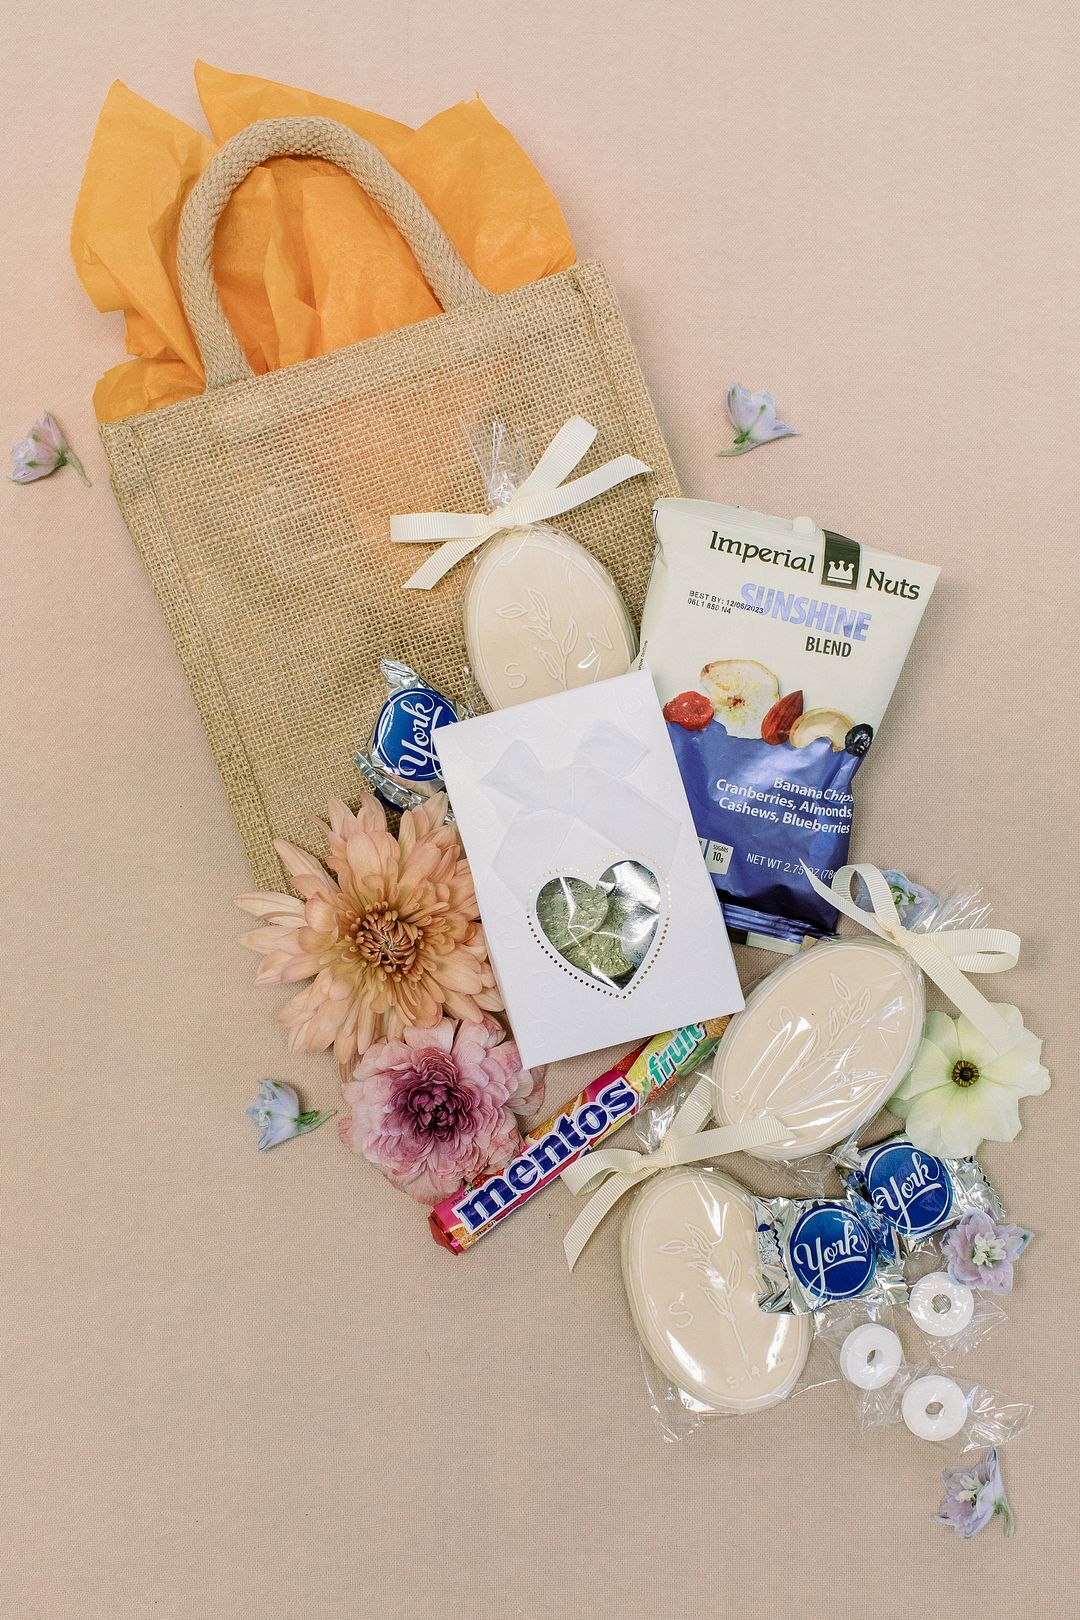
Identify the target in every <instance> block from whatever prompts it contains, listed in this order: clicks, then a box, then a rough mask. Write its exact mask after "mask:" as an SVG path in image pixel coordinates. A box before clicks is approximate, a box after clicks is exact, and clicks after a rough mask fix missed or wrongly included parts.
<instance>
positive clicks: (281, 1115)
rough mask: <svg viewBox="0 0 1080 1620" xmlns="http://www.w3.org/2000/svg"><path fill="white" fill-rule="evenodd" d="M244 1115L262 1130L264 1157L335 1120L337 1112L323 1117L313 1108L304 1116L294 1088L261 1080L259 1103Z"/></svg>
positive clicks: (261, 1144) (331, 1111) (322, 1114)
mask: <svg viewBox="0 0 1080 1620" xmlns="http://www.w3.org/2000/svg"><path fill="white" fill-rule="evenodd" d="M244 1112H245V1114H247V1116H248V1118H249V1119H253V1120H254V1121H255V1123H256V1125H257V1126H258V1127H259V1152H260V1153H263V1152H265V1151H266V1149H267V1148H272V1147H277V1145H278V1143H279V1142H288V1141H289V1140H290V1138H291V1137H294V1136H303V1134H304V1132H305V1131H313V1130H315V1129H316V1127H317V1126H319V1125H323V1124H325V1123H326V1121H327V1120H328V1119H332V1118H333V1116H334V1115H335V1114H336V1113H337V1109H336V1108H329V1109H327V1110H326V1111H325V1112H322V1113H320V1111H319V1110H318V1109H317V1108H311V1109H308V1110H307V1111H306V1112H304V1113H301V1111H300V1099H299V1097H297V1095H296V1092H295V1091H294V1090H293V1088H292V1086H285V1085H278V1084H277V1082H276V1081H274V1080H260V1081H259V1100H258V1102H257V1103H256V1104H255V1105H254V1107H252V1108H245V1109H244Z"/></svg>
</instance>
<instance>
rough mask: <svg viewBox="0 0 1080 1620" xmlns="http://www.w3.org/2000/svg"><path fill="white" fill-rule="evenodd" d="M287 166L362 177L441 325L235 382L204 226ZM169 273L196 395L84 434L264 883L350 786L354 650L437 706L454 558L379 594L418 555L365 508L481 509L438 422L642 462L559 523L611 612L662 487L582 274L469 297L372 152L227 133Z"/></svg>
mask: <svg viewBox="0 0 1080 1620" xmlns="http://www.w3.org/2000/svg"><path fill="white" fill-rule="evenodd" d="M289 155H294V156H299V155H303V156H313V157H321V158H325V159H328V160H330V161H331V162H333V163H336V164H339V165H340V166H341V167H342V168H343V169H345V170H347V172H348V173H349V174H350V175H352V176H353V177H354V178H355V180H356V181H357V182H358V183H359V184H360V185H361V186H363V187H364V189H365V190H366V191H367V192H368V193H369V195H370V196H371V197H372V198H374V199H375V201H376V202H377V203H379V205H380V206H381V207H382V208H384V209H385V211H386V213H387V214H388V215H389V217H390V218H391V219H392V220H393V222H394V224H395V225H396V226H397V227H398V229H399V230H400V231H401V233H402V235H403V236H404V238H405V240H406V241H407V242H408V244H409V246H410V248H411V249H412V251H413V252H414V253H415V255H416V258H417V261H418V263H419V266H420V269H421V271H422V272H423V275H424V277H425V279H426V280H427V281H428V283H429V284H430V286H431V288H432V290H433V291H434V293H435V296H436V297H437V298H438V300H439V303H440V304H441V305H442V307H443V310H444V312H445V313H443V314H442V315H438V316H435V317H434V318H432V319H430V320H425V321H421V322H419V323H418V324H416V325H413V326H408V327H404V328H402V329H400V330H398V331H395V332H389V333H386V334H384V335H382V336H380V337H376V338H371V339H369V340H368V341H366V342H363V343H357V344H354V345H352V346H351V347H349V348H346V349H340V350H338V351H337V352H336V353H333V354H328V355H323V356H321V357H319V358H317V359H313V360H307V361H304V362H303V363H301V364H299V365H293V366H288V367H286V368H284V369H283V370H280V371H275V372H271V373H269V374H268V375H265V376H256V375H255V374H254V373H253V372H252V370H251V368H250V366H249V365H248V363H247V361H246V359H245V358H244V354H243V352H242V350H241V348H240V345H239V343H238V341H237V339H236V336H235V334H234V333H233V331H232V329H231V328H230V326H229V324H228V321H227V320H226V318H225V315H224V312H223V310H222V307H221V303H220V300H219V298H218V295H217V290H216V288H215V285H214V277H213V266H212V245H213V236H214V230H215V226H216V223H217V220H218V218H219V216H220V214H221V212H222V210H223V209H224V207H225V205H226V203H227V202H228V200H229V197H230V195H231V193H232V192H233V190H234V189H235V188H236V186H238V185H239V184H240V182H241V181H242V180H243V179H244V177H245V175H247V174H248V173H249V172H250V171H251V170H252V169H253V168H255V166H256V165H257V164H259V163H261V162H263V161H264V160H265V159H267V158H270V157H284V156H289ZM178 270H179V277H180V288H181V295H182V297H183V301H184V305H185V309H186V312H187V316H188V319H189V321H190V323H191V328H192V332H193V333H194V336H195V339H196V342H197V343H198V346H199V352H200V354H201V355H202V359H203V364H204V367H205V371H206V391H205V393H203V394H202V395H200V396H198V397H197V398H194V399H188V400H183V401H181V402H180V403H178V404H175V405H169V406H166V407H164V408H163V409H161V410H157V411H151V412H147V413H145V414H143V415H140V416H134V417H129V418H127V419H126V420H124V421H119V422H111V423H107V424H105V425H104V426H103V427H102V430H101V433H102V438H103V440H104V443H105V449H106V452H107V454H108V458H109V462H110V466H111V469H112V481H113V487H114V489H115V491H116V497H117V500H118V501H119V504H120V508H121V510H122V512H123V514H124V517H125V519H126V521H127V525H128V528H129V529H130V531H131V535H132V538H133V539H134V541H135V544H136V545H137V546H138V548H139V551H140V552H141V554H142V557H143V561H144V562H145V564H146V568H147V570H148V572H149V574H150V577H151V579H152V581H153V584H154V588H155V590H156V592H157V595H158V598H159V600H160V602H161V606H162V609H163V611H164V613H165V617H166V619H167V620H168V624H169V628H170V630H171V632H172V635H173V638H174V640H175V642H176V646H177V650H178V652H179V654H180V658H181V660H182V662H183V665H184V669H185V671H186V674H187V677H188V680H189V682H190V683H191V688H192V691H193V692H194V695H195V701H196V703H197V704H198V708H199V713H200V715H201V717H202V722H203V725H204V726H205V728H206V733H207V736H208V737H209V739H210V745H211V747H212V749H213V751H214V758H215V760H216V761H217V765H218V769H219V770H220V772H221V776H222V779H223V781H224V783H225V789H226V792H227V793H228V796H229V803H230V805H231V807H232V811H233V815H234V816H235V818H236V823H237V826H238V827H239V829H240V833H241V836H242V837H243V840H244V845H245V848H246V850H247V854H248V857H249V860H250V862H251V869H252V872H253V873H254V877H255V881H256V883H257V884H258V885H259V886H260V887H263V888H280V887H281V884H282V879H283V873H282V869H281V866H280V864H279V862H278V858H277V856H276V854H275V853H274V848H273V839H274V838H275V837H283V838H288V839H291V840H292V841H294V842H295V843H298V844H301V845H303V846H305V847H311V845H312V841H313V828H312V817H313V816H314V815H321V814H322V813H323V811H324V810H325V807H326V804H327V801H328V800H329V799H331V798H332V797H335V796H337V797H339V798H343V799H345V800H346V801H348V802H349V803H352V804H354V805H355V803H356V800H357V798H358V797H359V795H360V792H361V790H362V786H363V784H362V779H361V777H360V775H359V772H358V771H357V769H356V767H355V765H354V764H353V759H352V756H353V750H354V748H355V747H356V746H357V745H358V743H360V742H361V741H363V740H365V739H366V736H367V734H368V733H369V731H370V728H371V725H372V723H373V720H374V717H375V715H376V713H377V711H378V708H379V705H380V703H381V701H382V699H383V698H384V697H385V689H384V687H383V684H382V681H381V677H380V674H379V668H378V665H379V659H380V658H383V657H388V656H389V657H394V658H399V659H402V660H404V661H405V662H406V663H408V664H411V665H412V666H413V667H414V668H415V669H417V670H418V671H420V673H421V674H422V675H423V676H424V677H425V678H426V679H428V680H429V681H430V682H431V683H432V685H434V686H436V687H439V688H441V689H442V690H444V691H446V692H447V693H448V694H450V695H451V696H453V695H460V693H461V691H462V686H463V681H464V678H465V677H464V670H465V665H466V657H465V649H464V643H463V638H462V629H461V610H460V598H461V592H462V587H463V584H464V582H465V580H466V578H467V576H468V573H469V569H470V566H471V565H470V563H468V562H465V563H462V564H460V565H459V566H458V567H457V568H456V569H454V571H453V572H452V573H451V574H450V575H448V576H447V578H445V579H444V580H443V581H442V582H441V583H440V584H439V585H438V586H437V587H436V588H435V589H434V590H432V591H428V592H418V591H405V590H403V589H402V584H403V581H404V580H405V579H407V578H408V577H409V575H410V574H411V573H412V572H413V570H414V569H415V568H416V566H417V563H418V562H419V561H421V560H422V558H423V556H424V555H425V553H423V551H422V550H420V551H418V548H416V547H413V546H394V545H392V544H391V542H390V535H389V529H390V526H389V519H390V516H391V514H395V513H407V512H417V511H428V512H430V511H449V512H477V511H482V510H484V509H485V508H486V500H485V494H484V490H483V487H482V484H481V479H480V475H479V472H478V470H477V468H476V465H475V463H474V461H473V458H472V455H471V453H470V450H469V446H468V443H467V439H466V435H465V433H464V432H463V426H462V424H463V423H469V424H476V423H479V422H483V421H485V420H488V419H491V418H493V417H499V418H501V419H502V420H503V421H505V422H506V423H507V424H508V425H509V426H510V427H512V428H514V429H517V430H520V431H521V433H522V434H523V435H524V437H525V439H526V442H527V443H528V446H529V449H530V452H531V453H532V454H534V455H535V456H537V457H538V456H539V455H540V453H541V452H542V451H543V450H544V448H545V447H546V446H547V444H548V443H549V442H550V440H551V439H552V438H553V437H554V435H555V434H556V432H557V431H558V430H559V428H561V427H562V426H563V424H564V423H565V422H566V420H567V419H568V418H569V417H570V416H572V415H574V414H575V413H579V414H580V415H581V416H583V417H585V418H586V419H587V420H588V421H589V422H591V423H593V424H594V425H595V427H596V428H597V429H598V430H599V432H598V437H597V441H596V444H595V446H594V448H593V450H592V451H591V452H590V454H589V457H588V459H587V460H586V461H585V462H583V463H582V467H581V468H580V469H579V471H582V472H584V471H587V470H588V469H589V467H590V466H592V465H594V464H595V463H597V462H599V461H603V460H606V459H607V458H609V457H611V456H617V455H620V454H622V453H624V452H626V453H630V454H632V455H634V456H637V457H639V458H640V459H641V460H642V461H644V462H647V463H648V464H649V466H650V467H652V468H653V469H654V470H653V473H652V475H651V476H649V477H638V478H635V479H632V480H631V481H630V482H628V483H625V484H622V485H620V486H619V487H618V488H616V489H613V490H611V491H610V492H609V493H607V494H605V495H603V496H602V497H600V498H599V499H598V500H594V501H592V502H591V503H590V504H589V505H587V506H584V507H581V508H580V509H579V510H577V511H575V512H572V513H570V514H568V515H567V516H566V517H565V518H560V520H559V521H560V524H563V525H565V527H566V529H567V530H568V531H569V532H570V533H571V534H572V535H573V536H574V537H575V538H576V539H577V540H579V541H580V542H581V543H582V544H583V545H585V546H588V547H589V549H590V550H591V551H592V552H593V553H594V554H595V555H596V556H597V557H599V558H600V560H601V561H602V562H603V563H604V564H605V565H606V566H607V567H608V568H609V569H610V571H611V573H612V574H613V575H614V577H615V580H616V582H617V583H618V585H619V587H620V588H621V590H622V592H623V595H624V596H625V598H626V601H627V604H628V606H629V608H630V611H631V613H632V614H633V615H634V616H635V618H638V617H639V616H640V612H641V605H642V599H643V594H644V589H645V583H646V579H647V576H648V570H649V562H650V558H651V553H652V537H651V523H650V513H651V507H652V503H653V501H654V500H655V499H656V498H657V497H658V496H661V495H671V494H675V493H677V492H678V491H677V484H676V480H675V476H674V473H673V471H672V467H671V462H670V460H669V458H668V455H667V451H666V449H665V446H664V442H663V438H662V436H661V434H660V430H659V427H658V424H657V421H656V417H655V415H654V413H653V410H652V406H651V403H650V401H649V397H648V394H647V393H646V390H645V386H644V383H643V380H642V377H641V372H640V370H639V367H638V363H637V360H636V357H635V355H634V351H633V348H632V347H631V344H630V340H629V337H628V335H627V332H626V329H625V327H624V324H623V321H622V318H621V316H620V314H619V311H618V308H617V306H616V303H615V300H614V297H613V296H612V292H611V288H610V286H609V284H608V281H607V277H606V276H605V274H604V271H603V269H602V268H601V266H600V265H598V264H580V265H575V266H573V267H572V268H571V269H569V270H564V271H562V272H560V273H559V274H557V275H553V276H549V277H547V278H546V279H544V280H542V281H538V282H534V283H533V284H531V285H529V286H527V287H522V288H519V289H518V290H517V291H515V292H511V293H505V294H502V295H500V296H493V295H492V294H490V293H488V292H487V291H486V290H485V289H484V288H483V287H482V286H481V285H480V283H479V282H478V281H477V280H476V279H475V278H474V276H473V275H472V274H471V272H470V271H469V270H468V269H467V268H466V266H465V265H464V264H463V262H462V260H461V259H460V258H459V257H458V254H457V252H456V251H455V249H454V248H453V247H452V246H451V244H450V242H449V240H448V239H447V237H446V236H445V234H444V233H443V231H442V229H441V228H440V226H439V225H438V224H437V223H436V221H435V219H434V218H433V216H432V215H431V214H430V213H429V211H428V209H427V208H426V207H425V205H424V204H423V203H422V202H421V201H420V198H419V197H418V196H417V194H416V193H415V192H414V191H413V189H412V187H411V186H409V185H408V184H407V183H406V181H404V180H403V179H402V177H401V176H400V175H399V174H398V173H397V171H396V170H395V169H393V168H392V167H391V166H390V164H389V163H388V162H387V161H386V159H385V158H384V157H383V156H382V155H381V153H379V152H378V151H377V149H376V148H375V147H373V146H371V145H370V144H369V143H368V142H366V141H364V140H362V139H361V138H360V137H359V136H357V135H354V134H353V133H352V132H351V131H350V130H348V129H346V128H345V126H344V125H342V124H338V123H335V122H334V121H333V120H331V119H326V118H282V119H273V120H268V121H265V122H262V123H257V124H252V125H251V126H250V127H249V128H248V129H246V130H243V131H241V133H240V134H239V135H237V136H235V137H234V138H233V139H232V140H230V141H228V142H227V143H226V144H225V145H224V146H223V147H221V149H220V150H219V151H218V152H217V153H216V155H215V156H214V157H213V158H212V159H211V161H210V163H209V164H208V166H207V168H206V170H205V172H204V173H203V175H202V176H201V177H200V179H199V181H198V183H197V184H196V185H195V187H194V189H193V190H192V193H191V195H190V197H189V198H188V201H187V203H186V205H185V208H184V213H183V219H182V224H181V230H180V241H179V249H178Z"/></svg>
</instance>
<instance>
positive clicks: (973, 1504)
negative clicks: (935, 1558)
mask: <svg viewBox="0 0 1080 1620" xmlns="http://www.w3.org/2000/svg"><path fill="white" fill-rule="evenodd" d="M941 1479H942V1483H943V1484H944V1486H945V1495H944V1497H943V1498H942V1500H941V1505H940V1507H939V1508H938V1510H937V1513H936V1515H935V1517H936V1519H937V1521H938V1523H939V1524H947V1525H949V1526H950V1527H951V1528H952V1529H953V1530H955V1531H956V1534H957V1535H958V1536H960V1537H961V1538H962V1539H963V1540H964V1541H967V1540H969V1539H970V1537H971V1536H974V1535H977V1534H978V1532H979V1531H980V1530H985V1528H986V1526H987V1525H988V1524H989V1523H990V1520H991V1519H992V1518H993V1517H994V1516H995V1514H998V1513H1000V1514H1001V1515H1002V1516H1003V1518H1004V1520H1005V1534H1006V1535H1007V1536H1011V1535H1012V1534H1013V1532H1014V1530H1015V1529H1016V1523H1015V1520H1014V1519H1013V1515H1012V1509H1011V1508H1010V1506H1009V1501H1008V1498H1007V1497H1006V1495H1005V1487H1004V1485H1003V1484H1002V1480H1001V1464H1000V1463H999V1461H998V1454H997V1447H996V1446H991V1448H990V1450H989V1451H988V1452H987V1453H986V1455H985V1456H984V1457H982V1458H980V1460H979V1461H978V1462H977V1463H973V1464H971V1465H970V1466H969V1467H967V1468H946V1470H945V1472H944V1473H943V1474H942V1476H941Z"/></svg>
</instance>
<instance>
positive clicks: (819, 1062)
mask: <svg viewBox="0 0 1080 1620" xmlns="http://www.w3.org/2000/svg"><path fill="white" fill-rule="evenodd" d="M922 1025H923V983H922V974H921V973H920V972H919V970H918V968H917V967H916V966H915V964H914V963H913V962H912V961H911V959H910V957H908V956H905V955H904V953H903V952H902V951H898V950H895V949H893V947H892V946H891V945H884V944H879V943H878V942H877V941H876V940H870V939H843V940H835V941H832V942H826V943H822V944H819V945H815V946H813V947H812V948H811V949H809V950H805V951H800V952H799V954H798V955H797V956H793V957H791V959H790V960H789V961H788V962H786V963H785V964H784V966H783V967H781V968H777V970H776V972H775V973H770V974H769V976H768V978H766V979H763V980H762V982H761V983H760V984H759V985H757V986H756V987H755V989H754V990H753V992H752V993H751V995H750V996H748V998H747V1002H746V1006H745V1008H744V1009H743V1011H742V1012H741V1013H737V1014H736V1016H735V1017H734V1018H733V1019H732V1020H731V1023H730V1025H729V1026H728V1030H727V1034H726V1035H725V1036H724V1039H723V1041H722V1042H721V1043H720V1046H719V1047H718V1048H717V1053H716V1058H715V1060H714V1063H713V1070H712V1079H713V1089H714V1104H713V1112H714V1114H715V1115H716V1118H717V1120H718V1121H719V1122H720V1124H722V1125H734V1124H741V1123H742V1122H743V1121H744V1120H753V1119H760V1118H761V1116H762V1115H763V1114H772V1115H774V1116H775V1117H776V1118H777V1119H779V1120H780V1121H781V1123H782V1124H783V1125H784V1126H785V1127H787V1128H788V1134H787V1135H786V1136H784V1137H783V1138H782V1139H781V1140H780V1141H778V1142H770V1143H769V1145H768V1146H767V1147H760V1148H753V1149H750V1150H749V1151H751V1152H752V1153H753V1155H754V1157H755V1158H759V1159H784V1160H787V1159H802V1158H805V1157H806V1156H807V1155H808V1154H811V1153H819V1152H822V1151H823V1150H824V1149H825V1148H829V1147H832V1146H834V1145H835V1143H837V1142H842V1141H844V1140H845V1138H847V1137H848V1136H850V1135H851V1134H852V1132H853V1131H858V1130H861V1129H862V1127H863V1126H864V1125H865V1124H866V1123H867V1121H868V1120H870V1119H871V1118H872V1117H873V1115H874V1114H876V1113H877V1111H878V1109H879V1108H881V1107H882V1106H883V1105H884V1104H885V1103H886V1102H887V1101H888V1099H889V1098H890V1097H891V1096H892V1094H893V1092H894V1091H895V1090H896V1088H897V1086H898V1085H899V1084H900V1081H901V1080H902V1079H903V1077H904V1075H905V1074H906V1073H907V1071H908V1069H909V1068H910V1067H911V1063H912V1061H913V1059H914V1056H915V1051H916V1048H917V1046H918V1044H919V1038H920V1036H921V1034H922Z"/></svg>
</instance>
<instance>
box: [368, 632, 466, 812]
mask: <svg viewBox="0 0 1080 1620" xmlns="http://www.w3.org/2000/svg"><path fill="white" fill-rule="evenodd" d="M379 668H380V670H381V671H382V675H383V679H384V680H385V681H386V702H385V703H384V704H383V706H382V708H381V709H380V710H379V713H378V715H377V716H376V719H375V723H374V725H373V727H372V730H371V736H370V739H369V741H368V744H367V747H366V748H362V749H358V750H357V752H356V754H354V756H353V757H354V759H355V760H356V763H357V765H358V766H359V768H360V770H361V772H362V773H363V776H364V778H365V780H366V781H367V783H368V785H369V787H371V788H372V789H374V791H375V792H376V793H377V794H378V796H379V798H380V799H381V800H382V801H383V803H384V804H388V805H390V806H391V807H392V808H393V809H395V810H410V809H413V808H414V807H415V806H416V805H418V804H423V802H424V800H425V799H430V798H432V797H434V795H435V794H436V793H441V792H442V790H443V783H442V776H441V773H440V769H439V758H438V754H437V752H436V747H435V742H434V738H435V733H436V732H437V731H438V730H439V728H440V727H441V726H445V725H452V724H453V723H454V722H455V721H457V720H471V719H472V717H473V713H472V710H471V709H468V708H466V707H465V706H464V704H461V703H455V702H454V701H453V700H452V699H450V698H448V697H445V696H444V695H443V693H442V692H437V691H436V690H435V688H434V687H432V686H429V685H428V684H427V682H426V681H425V680H424V679H423V678H422V677H421V676H420V675H418V674H417V673H416V671H415V670H414V669H410V668H409V666H408V664H402V663H399V662H398V661H397V660H396V659H393V658H384V659H383V660H382V662H381V663H380V665H379ZM451 819H452V817H450V816H449V815H448V816H447V820H451Z"/></svg>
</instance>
